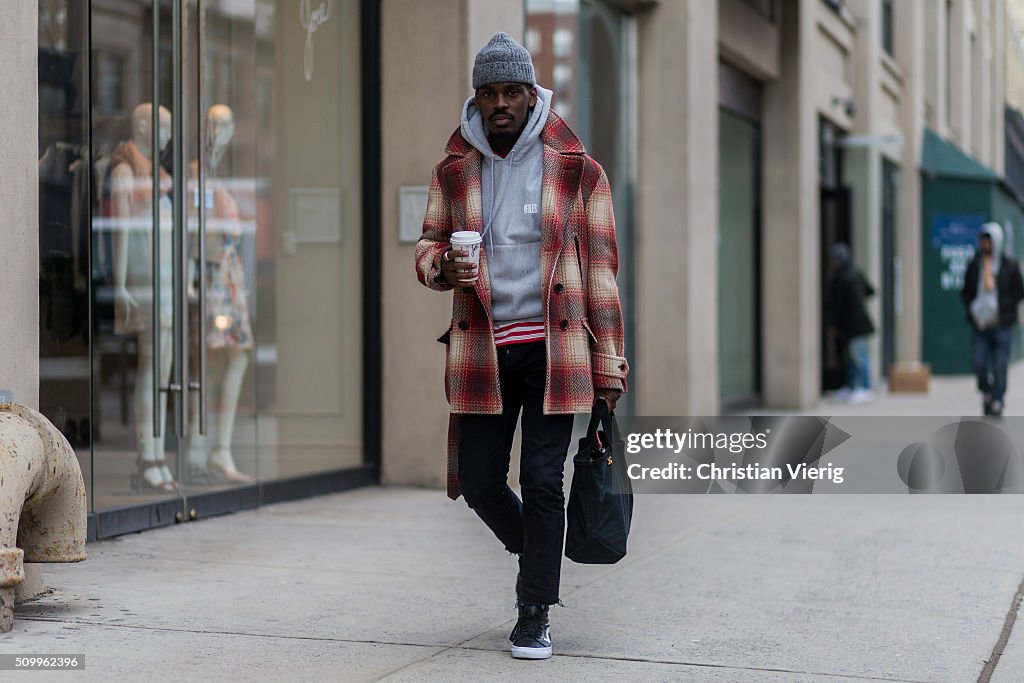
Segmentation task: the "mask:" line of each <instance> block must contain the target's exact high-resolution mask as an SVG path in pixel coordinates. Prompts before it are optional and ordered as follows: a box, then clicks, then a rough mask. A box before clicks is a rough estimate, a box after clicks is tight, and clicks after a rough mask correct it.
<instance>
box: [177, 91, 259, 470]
mask: <svg viewBox="0 0 1024 683" xmlns="http://www.w3.org/2000/svg"><path fill="white" fill-rule="evenodd" d="M234 133H235V123H234V114H233V113H232V111H231V109H230V108H229V107H228V106H227V105H223V104H215V105H213V106H212V107H210V110H209V111H208V112H207V135H206V157H207V159H208V163H209V166H208V168H207V185H206V211H207V217H208V219H207V229H206V263H205V264H203V268H204V269H205V275H206V287H207V293H206V299H207V302H206V320H205V321H203V323H202V326H203V329H204V330H205V334H204V341H205V343H206V346H207V360H208V367H207V376H206V379H205V381H206V382H207V386H208V388H209V393H208V397H209V398H208V400H209V404H210V406H211V407H212V411H211V412H212V417H213V419H212V420H211V426H212V431H213V448H212V450H210V451H209V455H207V449H206V443H205V439H204V438H203V437H202V436H200V434H199V419H198V414H197V413H198V401H193V403H192V410H193V417H192V435H191V439H190V447H189V460H190V463H191V465H192V471H193V472H194V473H196V474H198V475H200V476H202V475H204V474H205V476H206V477H208V478H211V479H219V480H221V481H227V482H232V483H245V482H249V481H252V477H251V476H249V475H247V474H243V473H242V472H239V471H238V468H237V467H236V466H235V461H234V457H233V456H232V454H231V438H232V435H233V433H234V430H235V415H236V413H237V410H238V398H239V395H240V394H241V391H242V383H243V381H244V380H245V371H246V366H247V365H248V363H249V350H250V349H252V346H253V337H252V328H251V326H250V323H249V306H248V303H247V301H246V287H245V269H244V267H243V265H242V258H241V254H240V252H239V250H240V244H239V240H240V238H241V231H240V226H239V221H238V205H237V203H236V202H235V199H234V197H232V196H231V193H230V192H228V190H227V188H226V187H225V186H224V184H223V183H221V182H219V180H218V174H217V171H218V167H219V166H220V163H221V161H222V160H223V158H224V152H225V151H226V149H227V146H228V143H230V142H231V138H232V137H233V136H234ZM191 171H192V175H193V179H195V176H196V175H197V171H198V167H197V166H196V165H195V164H193V165H192V169H191ZM191 196H193V197H198V195H197V193H195V192H194V193H192V194H191ZM194 208H198V207H194Z"/></svg>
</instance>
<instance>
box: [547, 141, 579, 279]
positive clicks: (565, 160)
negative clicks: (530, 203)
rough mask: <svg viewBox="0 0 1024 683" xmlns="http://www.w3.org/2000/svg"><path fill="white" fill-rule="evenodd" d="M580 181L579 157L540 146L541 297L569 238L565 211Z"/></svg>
mask: <svg viewBox="0 0 1024 683" xmlns="http://www.w3.org/2000/svg"><path fill="white" fill-rule="evenodd" d="M582 180H583V156H582V155H579V154H561V153H559V152H558V151H556V150H554V149H552V148H551V147H547V146H545V147H544V180H543V183H542V190H541V217H540V231H541V252H540V272H541V274H542V280H541V284H542V286H543V292H542V294H543V295H544V296H545V297H546V296H547V294H548V293H549V292H550V290H551V278H553V277H554V274H555V260H556V259H557V258H558V255H559V254H560V253H561V252H562V249H563V248H564V246H565V243H566V242H567V241H569V240H571V239H572V235H571V234H569V233H571V231H572V227H571V223H570V221H569V212H570V211H571V210H572V207H573V206H574V205H575V203H576V197H577V195H578V194H579V191H580V183H581V181H582Z"/></svg>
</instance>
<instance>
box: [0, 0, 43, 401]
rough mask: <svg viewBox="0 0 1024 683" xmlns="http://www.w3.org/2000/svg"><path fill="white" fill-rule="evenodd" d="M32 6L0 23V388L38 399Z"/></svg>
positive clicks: (18, 6) (7, 12)
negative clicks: (0, 142)
mask: <svg viewBox="0 0 1024 683" xmlns="http://www.w3.org/2000/svg"><path fill="white" fill-rule="evenodd" d="M36 12H37V5H36V3H34V2H11V3H5V6H4V11H3V21H0V64H3V69H0V92H2V93H3V96H2V97H0V130H3V131H7V133H8V134H7V135H6V136H5V139H4V144H3V145H2V146H0V207H3V220H0V389H10V390H12V391H13V392H14V400H15V401H17V402H18V403H23V404H25V405H28V406H31V407H33V408H35V407H37V406H38V404H39V289H38V286H37V283H38V281H39V200H38V193H39V172H38V168H37V166H36V159H37V156H38V153H37V152H38V150H37V149H36V147H37V145H38V140H39V136H38V91H37V83H36V75H37V67H36V36H37V35H38V32H39V29H38V26H37V23H38V22H37V14H36Z"/></svg>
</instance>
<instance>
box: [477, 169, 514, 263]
mask: <svg viewBox="0 0 1024 683" xmlns="http://www.w3.org/2000/svg"><path fill="white" fill-rule="evenodd" d="M490 158H491V207H490V210H489V211H488V215H487V223H486V224H485V225H484V231H483V234H481V237H484V236H486V237H487V249H488V251H490V253H492V254H493V253H494V236H493V235H492V234H491V225H493V224H494V217H495V216H496V215H497V213H498V207H499V206H501V205H502V204H504V203H505V195H507V194H508V186H509V185H511V184H512V172H513V170H514V168H515V162H516V151H515V150H512V151H511V152H510V153H509V158H508V163H509V169H508V176H507V177H506V178H505V184H504V186H503V187H502V188H501V196H500V197H499V198H498V203H497V204H495V203H494V155H493V154H492V155H491V157H490Z"/></svg>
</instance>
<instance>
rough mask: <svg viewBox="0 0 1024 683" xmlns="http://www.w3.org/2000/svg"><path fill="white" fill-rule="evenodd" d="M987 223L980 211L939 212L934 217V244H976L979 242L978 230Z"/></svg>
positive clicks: (935, 245) (938, 247)
mask: <svg viewBox="0 0 1024 683" xmlns="http://www.w3.org/2000/svg"><path fill="white" fill-rule="evenodd" d="M984 223H985V216H984V215H982V214H980V213H971V214H956V213H939V214H936V215H935V218H934V219H932V246H933V247H935V248H936V249H940V248H942V247H945V246H966V245H970V246H972V247H973V246H974V245H976V244H977V243H978V232H979V231H980V230H981V226H982V225H983V224H984Z"/></svg>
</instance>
